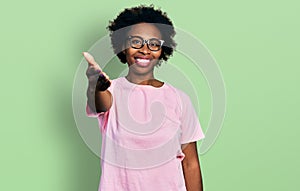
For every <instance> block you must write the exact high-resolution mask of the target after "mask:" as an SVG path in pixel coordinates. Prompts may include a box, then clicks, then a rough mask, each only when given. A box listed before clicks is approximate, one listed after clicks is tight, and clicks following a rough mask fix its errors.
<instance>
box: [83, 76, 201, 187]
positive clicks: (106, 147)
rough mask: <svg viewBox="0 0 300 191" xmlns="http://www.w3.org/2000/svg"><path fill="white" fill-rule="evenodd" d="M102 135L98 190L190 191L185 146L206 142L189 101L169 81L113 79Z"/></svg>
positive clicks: (102, 118) (101, 120)
mask: <svg viewBox="0 0 300 191" xmlns="http://www.w3.org/2000/svg"><path fill="white" fill-rule="evenodd" d="M108 90H109V91H110V92H111V93H112V95H113V102H112V106H111V108H110V109H109V110H108V111H107V112H102V113H100V114H99V113H92V112H91V111H90V109H89V107H88V106H87V114H88V116H91V117H97V118H98V121H99V127H100V129H101V132H102V148H101V149H102V150H101V167H102V174H101V180H100V185H99V191H186V187H185V181H184V175H183V170H182V164H181V161H182V160H183V158H184V154H183V152H182V150H181V144H184V143H189V142H194V141H197V140H200V139H202V138H204V134H203V132H202V129H201V126H200V123H199V120H198V117H197V115H196V112H195V110H194V108H193V106H192V103H191V101H190V98H189V97H188V96H187V95H186V94H185V93H183V92H182V91H180V90H178V89H176V88H174V87H173V86H171V85H169V84H168V83H164V85H163V86H162V87H160V88H156V87H153V86H150V85H136V84H133V83H131V82H129V81H128V80H127V79H126V78H125V77H121V78H118V79H115V80H112V84H111V86H110V87H109V89H108Z"/></svg>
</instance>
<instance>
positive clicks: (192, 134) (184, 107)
mask: <svg viewBox="0 0 300 191" xmlns="http://www.w3.org/2000/svg"><path fill="white" fill-rule="evenodd" d="M180 98H181V99H180V100H181V101H180V102H181V103H180V104H181V118H180V121H181V131H182V133H181V144H185V143H190V142H194V141H198V140H200V139H203V138H204V133H203V131H202V128H201V125H200V122H199V119H198V116H197V114H196V112H195V109H194V107H193V104H192V102H191V100H190V98H189V96H188V95H186V94H185V93H183V92H181V93H180Z"/></svg>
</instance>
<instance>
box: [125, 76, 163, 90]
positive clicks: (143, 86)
mask: <svg viewBox="0 0 300 191" xmlns="http://www.w3.org/2000/svg"><path fill="white" fill-rule="evenodd" d="M121 79H122V81H124V83H125V84H127V85H129V86H132V87H133V86H134V87H140V88H149V89H163V88H164V87H165V86H166V82H163V85H162V86H160V87H154V86H152V85H141V84H135V83H132V82H130V81H129V80H127V78H126V77H125V76H124V77H121Z"/></svg>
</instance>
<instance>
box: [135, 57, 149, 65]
mask: <svg viewBox="0 0 300 191" xmlns="http://www.w3.org/2000/svg"><path fill="white" fill-rule="evenodd" d="M134 60H135V63H136V64H137V65H139V66H142V67H146V66H149V65H150V63H151V59H150V58H149V57H147V56H136V57H134Z"/></svg>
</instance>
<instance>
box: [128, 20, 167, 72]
mask: <svg viewBox="0 0 300 191" xmlns="http://www.w3.org/2000/svg"><path fill="white" fill-rule="evenodd" d="M127 35H128V36H132V37H134V36H138V37H141V38H142V39H144V40H149V39H161V38H162V37H161V33H160V31H159V29H158V28H157V27H155V26H154V25H153V24H150V23H139V24H136V25H134V26H132V28H131V30H130V31H129V32H128V34H127ZM141 38H136V39H132V40H131V43H132V44H136V45H137V46H138V45H139V41H138V39H141ZM151 42H157V41H155V40H154V41H151ZM149 47H150V49H155V43H150V44H149ZM150 49H149V48H148V46H147V43H145V44H144V46H143V47H142V48H139V49H136V48H132V47H131V45H130V41H129V40H127V41H126V49H125V50H124V53H125V55H126V60H127V64H128V66H129V70H130V71H131V72H134V73H136V74H139V75H142V74H144V75H146V74H153V69H154V66H155V65H156V64H157V62H158V59H159V57H160V55H161V51H162V50H161V48H160V50H158V51H152V50H150Z"/></svg>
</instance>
